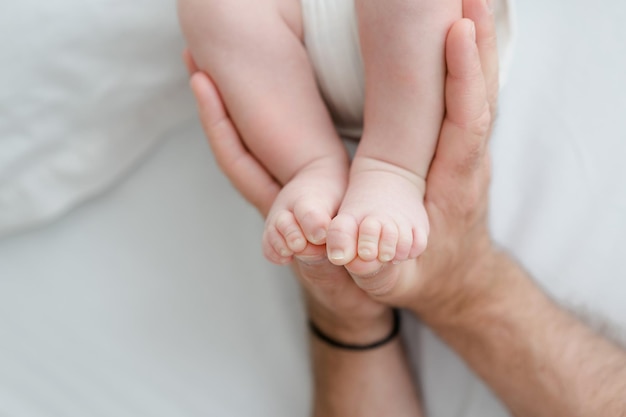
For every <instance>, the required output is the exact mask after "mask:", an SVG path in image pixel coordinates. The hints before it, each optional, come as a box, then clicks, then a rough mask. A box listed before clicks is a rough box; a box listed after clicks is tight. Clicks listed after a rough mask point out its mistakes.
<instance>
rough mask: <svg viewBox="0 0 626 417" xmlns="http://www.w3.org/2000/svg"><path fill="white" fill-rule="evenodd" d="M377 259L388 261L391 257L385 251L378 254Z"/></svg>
mask: <svg viewBox="0 0 626 417" xmlns="http://www.w3.org/2000/svg"><path fill="white" fill-rule="evenodd" d="M379 259H380V261H381V262H389V261H390V260H392V259H393V257H392V256H391V255H389V254H388V253H385V254H382V255H380V258H379Z"/></svg>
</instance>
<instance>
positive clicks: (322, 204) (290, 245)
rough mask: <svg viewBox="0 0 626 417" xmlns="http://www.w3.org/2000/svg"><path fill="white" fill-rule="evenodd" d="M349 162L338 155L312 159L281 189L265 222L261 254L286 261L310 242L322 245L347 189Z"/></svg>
mask: <svg viewBox="0 0 626 417" xmlns="http://www.w3.org/2000/svg"><path fill="white" fill-rule="evenodd" d="M347 171H348V162H347V160H346V159H345V158H344V157H343V156H341V157H328V158H322V159H318V160H315V161H314V162H312V163H311V164H309V165H307V166H306V167H304V168H303V169H301V170H300V171H299V172H298V173H297V174H296V175H295V176H294V177H293V179H291V181H289V182H288V183H287V184H286V185H285V186H284V187H283V189H282V190H281V191H280V193H279V194H278V196H277V197H276V200H275V201H274V204H273V205H272V208H271V210H270V212H269V215H268V216H267V220H266V222H265V231H264V233H263V253H264V255H265V257H266V258H267V259H268V260H269V261H271V262H273V263H276V264H286V263H289V262H290V261H291V260H292V257H293V255H294V254H297V253H300V252H302V251H303V250H304V249H305V248H306V247H307V245H308V244H309V243H311V244H313V245H323V244H324V243H326V234H327V231H328V226H329V225H330V222H331V219H332V218H333V216H334V215H335V214H336V213H337V209H338V207H339V204H340V203H341V199H342V197H343V194H344V192H345V190H346V185H347V176H348V175H347Z"/></svg>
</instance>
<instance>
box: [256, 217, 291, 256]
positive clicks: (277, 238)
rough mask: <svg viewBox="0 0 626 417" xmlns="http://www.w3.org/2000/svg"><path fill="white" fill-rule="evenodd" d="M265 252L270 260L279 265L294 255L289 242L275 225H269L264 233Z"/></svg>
mask: <svg viewBox="0 0 626 417" xmlns="http://www.w3.org/2000/svg"><path fill="white" fill-rule="evenodd" d="M263 254H264V255H265V257H266V258H267V260H268V261H270V262H272V263H275V264H278V265H284V264H286V263H288V262H289V261H290V260H291V257H292V256H293V252H292V251H291V250H290V249H289V247H288V246H287V242H285V239H284V238H283V236H282V235H281V234H280V233H279V232H278V230H277V229H276V227H274V226H273V225H270V226H267V227H266V228H265V232H264V233H263Z"/></svg>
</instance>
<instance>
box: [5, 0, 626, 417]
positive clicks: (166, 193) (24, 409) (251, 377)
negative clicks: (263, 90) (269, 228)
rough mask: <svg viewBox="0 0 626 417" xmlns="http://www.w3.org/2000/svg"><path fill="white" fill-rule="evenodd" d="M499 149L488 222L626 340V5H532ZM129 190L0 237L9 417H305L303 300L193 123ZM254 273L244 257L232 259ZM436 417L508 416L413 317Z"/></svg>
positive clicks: (523, 16)
mask: <svg viewBox="0 0 626 417" xmlns="http://www.w3.org/2000/svg"><path fill="white" fill-rule="evenodd" d="M518 19H519V21H518V23H519V26H518V30H519V33H518V43H517V51H516V56H515V58H514V61H513V65H512V71H511V74H510V78H509V81H508V84H507V86H506V88H505V89H504V91H503V94H502V99H501V108H500V115H499V119H498V123H497V128H496V131H495V135H494V139H493V143H492V146H493V151H494V182H493V187H492V190H493V191H492V204H491V207H492V211H491V224H492V226H493V233H494V237H495V239H496V240H497V241H498V242H499V243H500V244H501V245H503V246H504V247H506V248H508V249H510V250H511V251H512V252H513V253H514V254H515V256H517V257H518V258H519V259H520V260H521V261H522V262H523V263H524V265H526V267H527V268H528V269H529V271H530V272H531V273H532V274H533V275H534V276H535V277H536V278H537V280H538V281H539V282H540V283H541V284H542V285H543V286H544V287H545V288H546V289H547V290H548V291H549V292H550V294H552V295H553V296H554V297H556V298H557V299H558V300H559V301H561V302H563V303H564V304H566V305H568V306H574V307H576V308H580V309H585V310H587V311H590V312H592V313H593V314H595V315H598V316H599V317H602V318H603V319H604V320H605V321H607V322H609V323H612V324H613V325H614V326H615V328H616V329H618V332H620V331H623V329H624V328H626V303H625V302H624V299H625V295H626V263H624V261H623V257H624V253H626V249H625V248H626V164H625V163H624V156H625V155H626V117H625V116H624V114H625V110H626V83H625V82H624V74H626V56H625V55H624V54H623V53H622V52H623V48H624V45H626V27H624V26H623V24H622V23H623V22H624V21H625V20H626V3H624V2H621V1H620V0H606V1H604V2H601V3H595V4H594V5H593V7H592V6H590V5H589V3H588V2H586V1H584V0H558V1H557V0H555V1H552V2H542V1H540V0H527V1H524V2H520V3H519V4H518ZM171 136H172V137H171V138H170V139H169V140H168V141H166V142H165V143H164V144H163V145H162V146H161V147H160V148H158V149H157V150H156V151H155V152H154V154H153V155H152V156H151V158H150V159H149V160H148V161H147V162H145V163H144V164H143V165H142V166H141V167H140V168H138V169H137V170H136V172H135V173H134V175H132V176H131V177H130V178H129V179H128V180H127V181H126V182H125V183H123V184H122V185H120V186H119V187H118V188H116V189H114V190H112V191H110V192H109V193H108V194H106V195H104V196H102V197H101V198H98V199H96V200H94V201H93V202H91V203H89V204H87V205H85V206H83V207H82V208H80V209H78V210H77V211H75V212H74V213H73V214H72V215H71V216H69V217H66V218H64V219H62V220H61V221H59V222H57V223H55V224H53V225H51V226H49V227H46V228H43V229H40V230H36V231H31V232H29V233H26V234H23V235H21V236H15V237H12V238H9V239H6V240H4V241H0V415H6V416H26V417H31V416H33V417H34V416H53V415H63V416H81V417H84V416H140V415H146V416H147V415H150V416H161V415H162V416H172V415H185V416H207V415H208V416H235V417H236V416H249V415H255V416H272V417H275V416H306V415H307V414H308V407H309V405H310V395H309V389H310V382H309V375H310V374H309V371H308V361H307V353H306V331H305V328H304V325H303V323H304V317H303V314H302V311H301V307H300V302H299V295H298V290H297V287H296V286H295V284H294V282H293V280H291V279H290V277H289V273H288V271H287V270H285V269H281V268H278V267H274V266H271V265H269V264H268V263H267V262H265V261H264V260H263V259H262V256H261V253H260V246H259V240H260V233H261V229H262V222H261V220H260V218H259V217H258V216H257V215H256V214H255V213H254V211H253V210H252V209H250V208H249V207H247V206H246V205H245V203H243V201H242V200H241V199H240V198H239V197H238V196H237V194H236V193H235V192H234V191H233V190H232V189H231V188H230V186H229V184H228V183H227V182H226V180H224V179H223V178H222V176H221V175H220V173H219V171H218V169H217V168H216V166H215V164H214V162H213V161H212V158H211V155H210V153H209V150H208V147H207V146H206V145H205V143H204V141H203V139H202V134H201V131H200V129H199V127H198V126H197V123H194V124H192V125H189V126H185V127H181V129H180V130H178V131H176V132H173V133H171ZM242 259H244V260H245V261H243V262H242V261H241V260H242ZM405 332H406V333H407V336H408V338H409V342H410V345H411V351H412V353H413V358H414V359H415V362H416V363H417V364H418V368H419V371H418V372H419V377H420V380H421V381H422V384H423V390H424V395H425V401H426V404H427V408H428V410H429V414H428V415H429V416H432V417H453V416H459V417H460V416H463V417H470V416H471V417H474V416H476V417H478V416H481V417H499V416H504V415H506V412H505V411H504V410H503V409H502V407H501V406H500V405H499V404H498V403H497V401H496V400H495V399H494V398H493V396H492V395H491V394H490V393H489V391H488V390H487V389H486V388H485V387H484V386H483V385H482V384H480V383H479V382H478V380H477V379H476V378H475V377H474V376H473V375H472V374H471V373H470V372H469V371H468V370H467V369H465V368H464V366H463V365H462V363H461V362H460V361H459V360H458V358H456V357H455V356H454V355H453V354H452V353H451V352H450V351H449V350H448V349H446V348H445V347H444V346H443V345H442V344H441V343H440V342H439V341H438V340H437V339H436V338H435V337H434V336H433V335H432V334H431V333H430V332H428V331H427V330H425V329H422V328H420V327H418V326H417V325H412V324H411V323H410V322H407V324H406V325H405Z"/></svg>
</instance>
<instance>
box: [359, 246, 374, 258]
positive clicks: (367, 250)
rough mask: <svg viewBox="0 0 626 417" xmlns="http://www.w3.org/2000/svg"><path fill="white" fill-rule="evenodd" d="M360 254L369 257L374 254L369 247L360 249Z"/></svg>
mask: <svg viewBox="0 0 626 417" xmlns="http://www.w3.org/2000/svg"><path fill="white" fill-rule="evenodd" d="M359 255H361V257H365V258H367V257H370V256H372V251H371V250H369V249H367V248H366V249H360V250H359Z"/></svg>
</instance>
